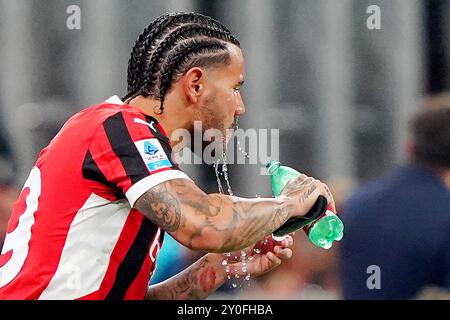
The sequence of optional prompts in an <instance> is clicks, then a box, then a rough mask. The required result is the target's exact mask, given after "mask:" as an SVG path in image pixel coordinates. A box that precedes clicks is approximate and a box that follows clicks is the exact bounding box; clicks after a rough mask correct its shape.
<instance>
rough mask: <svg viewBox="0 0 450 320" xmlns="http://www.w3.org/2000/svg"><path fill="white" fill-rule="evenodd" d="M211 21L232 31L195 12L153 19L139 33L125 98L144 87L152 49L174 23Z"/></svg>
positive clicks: (224, 28) (130, 66) (218, 26)
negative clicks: (145, 72)
mask: <svg viewBox="0 0 450 320" xmlns="http://www.w3.org/2000/svg"><path fill="white" fill-rule="evenodd" d="M188 22H190V23H203V24H205V23H209V24H211V25H213V26H215V27H216V28H218V29H221V30H222V31H223V32H226V33H230V31H229V30H228V29H227V28H226V27H225V26H223V25H222V24H221V23H220V22H218V21H217V20H214V19H212V18H209V17H207V16H204V15H201V14H193V13H173V14H165V15H162V16H160V17H159V18H157V19H156V20H155V21H153V22H152V23H151V24H150V25H149V26H148V27H147V28H145V29H144V31H143V32H142V33H141V34H140V35H139V37H138V39H137V41H136V43H135V45H134V47H133V50H132V53H131V57H130V59H129V62H128V76H127V82H128V94H127V95H126V96H125V97H124V99H128V98H130V97H131V96H133V95H136V94H137V91H138V90H139V88H140V87H142V85H143V82H144V80H145V77H144V73H143V72H142V70H146V69H147V68H148V63H147V61H148V60H150V59H149V55H150V56H151V55H152V54H153V50H150V49H151V47H152V46H154V45H155V43H156V42H157V40H158V39H159V38H160V37H161V35H162V34H164V33H167V31H168V29H170V28H171V27H173V26H174V25H177V24H181V23H188Z"/></svg>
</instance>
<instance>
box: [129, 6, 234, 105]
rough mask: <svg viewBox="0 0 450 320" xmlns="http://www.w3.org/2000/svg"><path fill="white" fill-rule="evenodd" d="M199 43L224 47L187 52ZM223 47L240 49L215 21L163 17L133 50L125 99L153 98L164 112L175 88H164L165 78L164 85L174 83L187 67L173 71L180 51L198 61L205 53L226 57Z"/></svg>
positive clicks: (185, 16)
mask: <svg viewBox="0 0 450 320" xmlns="http://www.w3.org/2000/svg"><path fill="white" fill-rule="evenodd" d="M200 39H202V41H206V40H208V41H210V42H211V41H213V42H214V41H216V42H217V41H219V42H221V46H219V45H218V43H217V45H215V46H211V47H210V48H203V49H199V50H198V51H196V50H192V51H190V50H187V49H188V48H187V47H186V46H188V43H189V44H190V45H194V44H195V45H198V44H199V42H198V41H199V40H200ZM188 40H189V41H188ZM186 41H187V42H186ZM180 42H181V43H183V45H182V46H180ZM211 43H212V42H211ZM224 43H231V44H234V45H236V46H240V43H239V41H238V40H237V39H236V38H235V37H234V36H233V35H232V34H231V32H230V30H228V28H226V27H225V26H224V25H223V24H221V23H220V22H219V21H217V20H215V19H213V18H210V17H207V16H204V15H201V14H198V13H183V12H181V13H174V14H165V15H162V16H160V17H159V18H157V19H156V20H155V21H154V22H152V23H151V24H150V25H149V26H148V27H147V28H145V29H144V31H143V32H142V34H141V35H139V37H138V39H137V41H136V43H135V45H134V47H133V50H132V52H131V56H130V60H129V62H128V75H127V81H128V88H127V89H128V90H127V91H128V93H127V94H126V95H125V97H124V98H123V99H124V100H127V99H132V98H134V97H136V96H138V95H143V96H152V97H155V98H158V99H160V100H161V109H160V110H161V112H162V110H163V103H164V98H165V95H166V94H167V92H168V91H169V90H170V88H171V85H172V84H171V83H165V84H164V85H163V80H162V79H163V76H164V79H165V80H164V81H174V79H175V77H176V76H177V75H179V74H180V72H181V73H182V72H185V71H186V69H184V70H182V69H183V68H181V67H185V66H187V65H188V63H187V61H186V60H185V59H184V58H183V59H182V61H183V63H181V64H180V65H179V66H177V67H176V68H175V69H171V68H173V67H174V64H173V63H171V60H170V59H172V58H173V57H174V56H178V55H180V56H182V53H181V51H180V50H182V51H186V50H187V51H189V52H190V53H189V54H188V55H187V56H185V58H186V57H189V59H195V56H196V55H203V54H205V53H208V54H210V55H212V56H213V55H214V52H215V51H222V52H221V53H222V55H223V54H226V53H227V50H226V46H225V44H224ZM205 44H206V42H205ZM200 47H201V46H200ZM222 47H224V48H225V49H224V48H222ZM213 60H214V59H213ZM219 60H222V61H224V57H223V56H222V57H221V59H219ZM199 61H200V60H199ZM203 62H206V63H210V62H211V61H208V59H206V60H205V59H203ZM168 75H170V76H168ZM167 78H169V80H167ZM161 94H162V95H161Z"/></svg>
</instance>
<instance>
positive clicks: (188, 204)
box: [135, 175, 333, 252]
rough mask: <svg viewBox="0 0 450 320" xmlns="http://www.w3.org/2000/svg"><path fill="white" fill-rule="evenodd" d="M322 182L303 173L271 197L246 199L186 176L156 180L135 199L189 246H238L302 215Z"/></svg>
mask: <svg viewBox="0 0 450 320" xmlns="http://www.w3.org/2000/svg"><path fill="white" fill-rule="evenodd" d="M327 190H328V189H327V187H326V185H324V184H323V183H322V182H320V181H319V180H315V179H312V178H309V177H307V176H305V175H301V176H300V177H298V178H296V179H294V180H292V181H290V182H289V184H288V185H287V186H286V188H285V190H283V193H282V195H281V196H279V197H277V198H256V199H246V198H239V197H234V196H227V195H221V194H206V193H204V192H203V191H202V190H201V189H200V188H198V187H197V186H196V185H195V184H194V183H192V182H191V181H189V180H186V179H173V180H169V181H166V182H163V183H160V184H158V185H156V186H155V187H153V188H151V189H150V190H149V191H147V192H146V193H144V194H143V195H142V196H141V197H140V198H139V199H138V200H137V201H136V204H135V207H136V208H137V209H139V210H140V211H141V212H142V213H143V214H144V215H145V216H146V217H147V218H148V219H150V220H151V221H153V222H154V223H155V224H157V225H159V226H161V227H162V228H163V229H164V230H166V231H168V232H169V233H170V234H171V235H172V236H173V237H174V238H175V239H176V240H177V241H179V242H180V243H181V244H183V245H185V246H187V247H188V248H191V249H194V250H205V251H208V252H229V251H234V250H239V249H241V248H244V247H247V246H249V245H251V244H254V243H256V242H257V241H259V240H261V239H262V238H264V237H265V236H266V235H269V234H271V233H272V232H273V231H274V230H276V229H278V228H279V227H280V226H282V225H283V224H284V223H285V222H286V221H287V220H288V219H289V218H290V217H293V216H298V215H304V214H306V213H307V212H308V210H309V209H310V208H311V207H312V206H313V204H314V202H315V201H316V199H317V197H318V196H319V195H320V194H322V195H324V196H325V197H327V198H328V201H331V202H333V199H332V197H331V196H330V195H329V194H328V192H327Z"/></svg>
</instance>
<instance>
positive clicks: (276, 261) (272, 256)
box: [266, 251, 281, 266]
mask: <svg viewBox="0 0 450 320" xmlns="http://www.w3.org/2000/svg"><path fill="white" fill-rule="evenodd" d="M266 256H267V259H269V261H270V262H271V263H272V264H274V265H275V266H279V265H280V264H281V259H280V258H278V257H277V256H276V255H275V254H274V253H273V252H271V251H269V252H267V254H266Z"/></svg>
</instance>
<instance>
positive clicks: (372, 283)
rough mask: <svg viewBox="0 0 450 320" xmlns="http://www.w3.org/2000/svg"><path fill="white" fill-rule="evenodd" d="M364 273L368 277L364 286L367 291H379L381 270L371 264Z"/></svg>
mask: <svg viewBox="0 0 450 320" xmlns="http://www.w3.org/2000/svg"><path fill="white" fill-rule="evenodd" d="M366 273H367V274H369V275H370V276H369V277H368V278H367V280H366V286H367V289H369V290H374V289H377V290H380V289H381V269H380V267H379V266H377V265H375V264H373V265H370V266H368V267H367V269H366Z"/></svg>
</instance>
